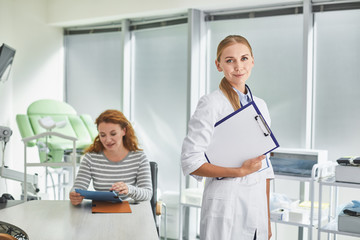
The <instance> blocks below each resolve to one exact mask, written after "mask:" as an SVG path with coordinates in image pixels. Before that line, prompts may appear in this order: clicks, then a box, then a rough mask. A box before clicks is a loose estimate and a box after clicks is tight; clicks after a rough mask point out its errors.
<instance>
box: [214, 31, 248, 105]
mask: <svg viewBox="0 0 360 240" xmlns="http://www.w3.org/2000/svg"><path fill="white" fill-rule="evenodd" d="M235 43H241V44H244V45H245V46H247V47H248V48H249V50H250V53H251V57H253V52H252V48H251V46H250V43H249V42H248V40H247V39H246V38H244V37H243V36H240V35H229V36H227V37H226V38H224V39H223V40H222V41H221V42H220V43H219V45H218V47H217V53H216V60H217V61H218V62H220V57H221V54H222V52H223V51H224V49H225V48H226V47H228V46H230V45H233V44H235ZM219 88H220V90H221V91H222V92H223V93H224V95H225V96H226V97H227V99H229V101H230V103H231V106H232V107H233V108H234V111H236V110H238V109H239V108H241V105H240V99H239V95H238V94H237V93H236V92H235V91H234V89H233V87H232V86H231V84H230V83H229V81H227V80H226V78H225V77H224V78H223V79H221V82H220V84H219Z"/></svg>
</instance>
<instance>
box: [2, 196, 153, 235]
mask: <svg viewBox="0 0 360 240" xmlns="http://www.w3.org/2000/svg"><path fill="white" fill-rule="evenodd" d="M130 207H131V210H132V213H110V214H106V213H96V214H92V213H91V201H89V200H84V201H83V202H82V204H80V205H78V206H73V205H72V204H71V203H70V201H68V200H63V201H56V200H34V201H29V202H25V203H22V204H19V205H16V206H12V207H9V208H5V209H1V210H0V221H3V222H7V223H10V224H13V225H15V226H17V227H19V228H21V229H22V230H24V231H25V232H26V233H27V234H28V236H29V239H30V240H49V239H51V240H67V239H74V240H77V239H81V240H82V239H84V240H97V239H99V240H103V239H124V240H127V239H131V240H144V239H147V240H158V239H159V237H158V235H157V231H156V227H155V222H154V217H153V214H152V211H151V207H150V202H148V201H147V202H141V203H139V204H132V205H130Z"/></svg>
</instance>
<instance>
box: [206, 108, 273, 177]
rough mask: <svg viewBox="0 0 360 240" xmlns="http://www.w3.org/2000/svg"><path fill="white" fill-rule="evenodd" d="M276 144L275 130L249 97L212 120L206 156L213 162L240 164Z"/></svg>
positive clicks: (229, 165) (266, 160)
mask: <svg viewBox="0 0 360 240" xmlns="http://www.w3.org/2000/svg"><path fill="white" fill-rule="evenodd" d="M278 147H279V144H278V142H277V140H276V138H275V136H274V134H273V133H272V131H271V129H270V128H269V126H268V125H267V123H266V121H265V119H264V118H263V116H262V115H261V112H260V110H259V109H258V107H257V106H256V104H255V103H254V101H252V102H250V103H248V104H247V105H245V106H243V107H242V108H240V109H239V110H237V111H235V112H233V113H231V114H230V115H228V116H226V117H225V118H223V119H221V120H220V121H218V122H217V123H216V124H215V129H214V133H213V136H212V139H211V142H210V145H209V147H208V149H207V150H206V152H205V157H206V159H207V161H208V162H209V163H211V164H214V165H218V166H222V167H241V165H242V164H243V162H244V161H246V160H248V159H250V158H254V157H258V156H260V155H265V154H267V153H269V152H271V151H272V150H274V149H276V148H278ZM268 161H269V160H268V159H267V158H266V159H264V160H263V162H262V168H261V169H260V170H259V171H262V170H264V169H266V168H268V167H269V163H268Z"/></svg>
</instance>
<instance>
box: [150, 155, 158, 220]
mask: <svg viewBox="0 0 360 240" xmlns="http://www.w3.org/2000/svg"><path fill="white" fill-rule="evenodd" d="M150 171H151V183H152V188H153V196H152V198H151V200H150V203H151V210H152V211H153V215H154V219H155V222H156V202H157V177H158V164H157V163H156V162H150Z"/></svg>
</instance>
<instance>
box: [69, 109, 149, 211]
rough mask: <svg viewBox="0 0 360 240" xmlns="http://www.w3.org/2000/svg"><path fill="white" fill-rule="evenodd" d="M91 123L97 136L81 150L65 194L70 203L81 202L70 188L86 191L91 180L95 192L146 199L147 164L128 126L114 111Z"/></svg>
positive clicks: (147, 188)
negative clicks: (72, 178)
mask: <svg viewBox="0 0 360 240" xmlns="http://www.w3.org/2000/svg"><path fill="white" fill-rule="evenodd" d="M95 123H96V125H97V129H98V132H99V135H98V136H97V137H96V138H95V140H94V142H93V144H92V145H90V147H89V148H88V149H86V150H85V155H84V157H83V159H82V161H81V164H80V169H79V172H78V174H77V176H76V180H75V183H74V186H73V189H72V190H73V191H71V192H70V195H69V197H70V201H71V203H72V204H73V205H78V204H80V203H81V202H82V200H83V199H84V197H82V196H81V195H80V194H79V193H76V192H75V191H74V189H77V188H78V189H83V190H87V189H88V187H89V184H90V181H91V180H92V181H93V187H94V189H95V190H96V191H109V190H110V191H116V192H117V193H119V194H121V195H124V196H126V197H127V198H128V199H129V200H130V199H133V200H135V201H147V200H150V199H151V197H152V185H151V173H150V165H149V161H148V159H147V158H146V155H145V153H144V152H143V151H142V150H141V149H140V148H139V147H138V141H137V138H136V136H135V132H134V129H133V127H132V126H131V123H130V122H129V121H128V120H127V119H126V117H125V116H124V114H123V113H122V112H120V111H117V110H106V111H105V112H103V113H101V114H100V116H99V117H98V118H97V119H96V121H95Z"/></svg>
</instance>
